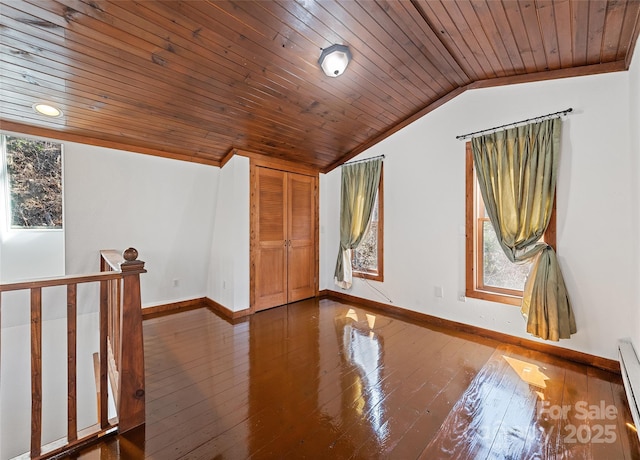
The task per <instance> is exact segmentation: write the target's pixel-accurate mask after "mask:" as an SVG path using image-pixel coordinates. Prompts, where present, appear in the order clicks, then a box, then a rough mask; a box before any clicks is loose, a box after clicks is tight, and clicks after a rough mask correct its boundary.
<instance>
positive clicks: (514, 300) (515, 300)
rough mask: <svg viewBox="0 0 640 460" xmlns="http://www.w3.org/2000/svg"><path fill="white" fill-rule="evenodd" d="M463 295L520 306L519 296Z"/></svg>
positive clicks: (482, 293)
mask: <svg viewBox="0 0 640 460" xmlns="http://www.w3.org/2000/svg"><path fill="white" fill-rule="evenodd" d="M354 276H355V275H354ZM464 295H465V296H466V297H471V298H472V299H480V300H487V301H489V302H498V303H504V304H507V305H515V306H517V307H519V306H521V305H522V297H521V296H512V295H504V294H496V293H495V292H487V291H469V290H467V291H466V292H465V294H464Z"/></svg>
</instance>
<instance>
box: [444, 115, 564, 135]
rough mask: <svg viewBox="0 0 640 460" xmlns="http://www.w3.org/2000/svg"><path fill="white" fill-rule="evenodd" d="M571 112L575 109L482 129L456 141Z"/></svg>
mask: <svg viewBox="0 0 640 460" xmlns="http://www.w3.org/2000/svg"><path fill="white" fill-rule="evenodd" d="M569 112H573V108H571V107H569V108H568V109H565V110H561V111H559V112H554V113H548V114H546V115H540V116H539V117H533V118H527V119H526V120H520V121H514V122H513V123H507V124H506V125H500V126H495V127H493V128H489V129H481V130H480V131H476V132H473V133H469V134H463V135H461V136H456V139H458V140H462V139H466V138H467V137H471V136H475V135H476V134H482V133H486V132H489V131H495V130H496V129H500V128H507V127H509V126H515V125H519V124H522V123H528V122H530V121H537V120H542V119H544V118H549V117H553V116H555V115H560V116H562V115H566V114H568V113H569Z"/></svg>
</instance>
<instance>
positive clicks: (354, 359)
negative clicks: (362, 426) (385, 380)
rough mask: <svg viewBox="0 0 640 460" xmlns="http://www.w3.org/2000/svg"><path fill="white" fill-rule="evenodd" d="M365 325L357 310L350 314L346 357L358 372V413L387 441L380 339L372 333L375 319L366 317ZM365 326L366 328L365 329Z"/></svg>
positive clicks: (344, 335)
mask: <svg viewBox="0 0 640 460" xmlns="http://www.w3.org/2000/svg"><path fill="white" fill-rule="evenodd" d="M365 317H366V322H365V323H364V324H362V323H361V322H360V321H359V320H358V316H357V314H356V313H355V311H354V310H349V312H348V314H347V318H349V319H351V320H353V321H352V322H347V323H346V324H344V326H343V333H342V346H343V347H344V356H345V359H346V360H348V361H349V362H350V363H351V364H352V365H354V366H356V367H357V369H358V374H357V375H356V384H355V388H356V398H357V404H356V412H357V414H358V415H360V416H361V417H362V420H363V421H364V422H365V423H368V424H369V425H370V427H371V429H372V431H373V432H374V433H375V435H376V436H377V437H378V438H379V439H382V438H384V437H386V434H387V433H386V431H385V430H386V427H384V428H383V423H384V422H383V416H384V404H383V399H384V392H383V388H382V384H381V378H380V374H381V366H380V364H381V363H380V361H381V357H382V346H381V342H380V337H379V336H378V334H376V333H375V332H374V331H373V328H374V326H375V318H376V317H375V316H374V315H370V314H366V316H365ZM363 326H366V327H363Z"/></svg>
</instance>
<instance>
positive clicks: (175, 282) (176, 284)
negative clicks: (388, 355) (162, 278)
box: [173, 279, 180, 287]
mask: <svg viewBox="0 0 640 460" xmlns="http://www.w3.org/2000/svg"><path fill="white" fill-rule="evenodd" d="M178 286H180V280H178V279H175V280H173V287H178Z"/></svg>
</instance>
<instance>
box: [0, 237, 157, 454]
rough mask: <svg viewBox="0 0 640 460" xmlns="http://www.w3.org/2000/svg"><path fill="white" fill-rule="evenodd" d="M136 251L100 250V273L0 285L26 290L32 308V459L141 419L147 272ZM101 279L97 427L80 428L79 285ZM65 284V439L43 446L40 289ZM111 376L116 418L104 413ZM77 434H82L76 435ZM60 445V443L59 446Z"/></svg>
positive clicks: (3, 289) (121, 429)
mask: <svg viewBox="0 0 640 460" xmlns="http://www.w3.org/2000/svg"><path fill="white" fill-rule="evenodd" d="M137 257H138V251H136V250H135V249H133V248H129V249H127V250H125V251H124V252H123V254H122V255H120V254H119V253H118V252H117V251H114V250H106V251H101V252H100V269H101V271H100V273H95V274H90V275H82V276H62V277H56V278H50V279H41V280H34V281H22V282H16V283H8V284H0V308H1V306H2V303H1V302H2V293H3V292H8V291H21V290H28V291H30V295H31V297H30V308H31V326H30V329H31V443H30V444H31V446H30V452H29V457H30V458H47V457H51V456H54V455H59V454H61V453H63V452H65V451H68V450H72V449H73V448H74V447H78V446H79V445H84V444H86V443H88V442H90V441H91V440H92V439H97V438H99V437H101V436H102V435H104V434H105V433H107V432H110V431H113V430H114V429H115V428H116V427H117V429H118V432H120V433H124V432H126V431H129V430H131V429H133V428H136V427H138V426H140V425H143V424H144V423H145V382H144V346H143V345H144V344H143V337H142V312H141V308H142V304H141V296H140V274H141V273H146V270H145V269H144V262H142V261H140V260H137ZM92 282H98V283H100V313H99V316H100V332H99V333H100V350H99V360H100V364H99V365H100V379H99V380H100V384H99V394H100V401H99V404H98V424H97V428H96V429H95V430H89V431H90V432H89V433H87V430H83V431H81V432H79V430H78V426H77V400H76V396H77V395H76V374H77V369H76V338H77V331H76V323H77V322H76V319H77V286H78V284H84V283H92ZM65 285H66V286H67V362H68V365H67V372H68V375H67V380H68V388H67V393H68V394H67V400H68V403H67V411H68V412H67V413H68V417H67V418H68V422H67V439H66V441H67V442H66V443H60V442H55V443H53V444H54V445H55V447H54V448H53V449H52V450H49V451H47V452H43V448H42V289H43V288H48V287H54V286H65ZM109 376H111V380H112V391H113V395H114V398H115V406H116V409H117V419H115V420H110V419H109V414H108V388H107V384H108V383H107V382H108V380H109V378H108V377H109ZM79 433H80V434H79ZM61 444H63V445H61Z"/></svg>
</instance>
